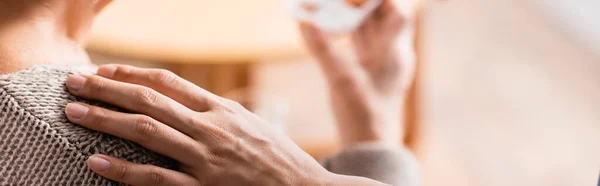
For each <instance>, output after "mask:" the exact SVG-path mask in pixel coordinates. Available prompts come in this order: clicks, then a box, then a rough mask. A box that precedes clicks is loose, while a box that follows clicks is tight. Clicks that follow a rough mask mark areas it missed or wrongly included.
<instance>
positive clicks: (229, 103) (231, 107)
mask: <svg viewBox="0 0 600 186" xmlns="http://www.w3.org/2000/svg"><path fill="white" fill-rule="evenodd" d="M218 107H219V108H220V109H221V110H223V111H226V112H230V113H235V112H236V111H237V110H239V109H242V108H244V106H242V104H240V103H238V102H237V101H233V100H230V99H226V98H223V99H221V100H220V101H219V104H218Z"/></svg>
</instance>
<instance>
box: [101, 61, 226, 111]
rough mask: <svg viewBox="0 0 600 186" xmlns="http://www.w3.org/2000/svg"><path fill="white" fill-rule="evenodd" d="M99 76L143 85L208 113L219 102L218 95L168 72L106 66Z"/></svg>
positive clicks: (126, 66)
mask: <svg viewBox="0 0 600 186" xmlns="http://www.w3.org/2000/svg"><path fill="white" fill-rule="evenodd" d="M98 75H99V76H102V77H105V78H108V79H112V80H116V81H121V82H125V83H131V84H137V85H142V86H145V87H149V88H151V89H154V90H156V91H157V92H159V93H161V94H164V95H165V96H167V97H169V98H171V99H173V100H175V101H177V102H179V103H181V104H183V105H184V106H186V107H188V108H190V109H192V110H195V111H198V112H204V111H208V110H209V109H210V107H211V105H214V104H215V102H217V100H218V98H217V96H216V95H214V94H212V93H210V92H208V91H206V90H204V89H202V88H200V87H198V86H196V85H194V84H193V83H191V82H189V81H186V80H184V79H183V78H181V77H179V76H177V75H175V74H173V73H172V72H170V71H168V70H161V69H144V68H137V67H133V66H128V65H104V66H100V67H99V68H98Z"/></svg>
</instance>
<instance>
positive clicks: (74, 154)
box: [0, 65, 419, 186]
mask: <svg viewBox="0 0 600 186" xmlns="http://www.w3.org/2000/svg"><path fill="white" fill-rule="evenodd" d="M82 72H87V73H92V72H93V71H92V70H77V69H73V68H67V67H55V66H49V65H43V66H36V67H33V68H30V69H27V70H24V71H21V72H17V73H14V74H9V75H0V186H12V185H15V186H17V185H18V186H23V185H60V186H63V185H89V186H105V185H121V184H119V183H115V182H112V181H110V180H108V179H105V178H102V177H99V176H97V175H96V174H95V173H93V172H92V171H90V170H89V169H88V167H87V165H86V160H87V158H88V157H89V156H91V155H93V154H96V153H100V154H106V155H109V156H113V157H117V158H120V159H124V160H128V161H131V162H134V163H141V164H153V165H158V166H161V167H166V168H170V169H175V168H176V163H175V162H174V161H172V160H171V159H169V158H165V157H163V156H160V155H158V154H156V153H153V152H151V151H149V150H146V149H144V148H143V147H141V146H139V145H137V144H135V143H133V142H130V141H126V140H123V139H119V138H116V137H113V136H111V135H108V134H104V133H100V132H96V131H91V130H88V129H85V128H83V127H80V126H79V125H75V124H72V123H70V122H69V121H68V120H67V118H66V117H65V115H64V109H65V106H66V105H67V104H68V103H71V102H76V101H78V102H86V103H88V104H92V105H97V106H102V107H106V108H109V109H114V108H113V107H111V106H110V105H107V104H103V103H99V102H94V101H89V100H85V99H82V98H78V97H75V96H72V95H71V94H69V93H68V91H67V89H66V87H65V85H64V82H65V80H66V78H67V77H68V75H70V74H75V73H82ZM324 166H325V168H327V169H328V170H330V171H331V172H334V173H338V174H345V175H353V176H362V177H367V178H371V179H375V180H378V181H381V182H384V183H388V184H392V185H399V186H417V185H419V184H418V182H417V181H418V174H417V173H418V169H417V162H416V160H415V158H414V157H413V156H412V155H411V153H410V152H408V151H407V150H406V149H404V148H400V147H398V148H396V149H394V148H391V149H390V148H389V147H383V146H379V145H377V144H361V145H357V146H355V147H350V148H347V149H345V150H343V151H341V152H340V153H339V154H337V155H335V156H333V157H331V158H329V159H327V160H326V161H325V163H324Z"/></svg>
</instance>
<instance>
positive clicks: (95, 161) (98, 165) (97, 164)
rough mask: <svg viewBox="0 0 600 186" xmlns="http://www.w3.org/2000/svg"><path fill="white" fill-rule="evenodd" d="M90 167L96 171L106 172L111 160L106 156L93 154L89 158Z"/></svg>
mask: <svg viewBox="0 0 600 186" xmlns="http://www.w3.org/2000/svg"><path fill="white" fill-rule="evenodd" d="M87 164H88V167H89V168H90V169H92V170H93V171H95V172H100V173H102V172H106V171H107V170H108V167H110V162H109V161H108V160H106V159H104V158H100V157H97V156H91V157H90V158H88V160H87Z"/></svg>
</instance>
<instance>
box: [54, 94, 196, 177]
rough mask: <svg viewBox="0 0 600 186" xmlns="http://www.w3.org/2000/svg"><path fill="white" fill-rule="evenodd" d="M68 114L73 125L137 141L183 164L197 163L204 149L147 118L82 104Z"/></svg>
mask: <svg viewBox="0 0 600 186" xmlns="http://www.w3.org/2000/svg"><path fill="white" fill-rule="evenodd" d="M65 113H66V115H67V118H68V119H69V120H70V121H71V122H73V123H76V124H79V125H81V126H83V127H85V128H88V129H91V130H95V131H99V132H104V133H108V134H112V135H114V136H117V137H119V138H124V139H127V140H130V141H133V142H136V143H138V144H140V145H142V146H144V147H146V148H148V149H150V150H152V151H155V152H158V153H160V154H163V155H166V156H168V157H171V158H173V159H175V160H177V161H179V162H182V163H184V164H188V165H189V164H194V163H196V162H197V161H199V159H198V158H199V157H202V154H201V151H200V149H202V148H201V147H198V146H199V145H198V144H197V143H196V142H195V141H194V140H193V139H192V138H190V137H188V136H186V135H184V134H182V133H181V132H179V131H176V130H174V129H173V128H171V127H169V126H167V125H164V124H162V123H160V122H158V121H156V120H154V119H152V118H150V117H148V116H145V115H137V114H125V113H120V112H115V111H111V110H108V109H104V108H100V107H96V106H90V105H85V104H81V103H71V104H69V105H67V107H66V109H65Z"/></svg>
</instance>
